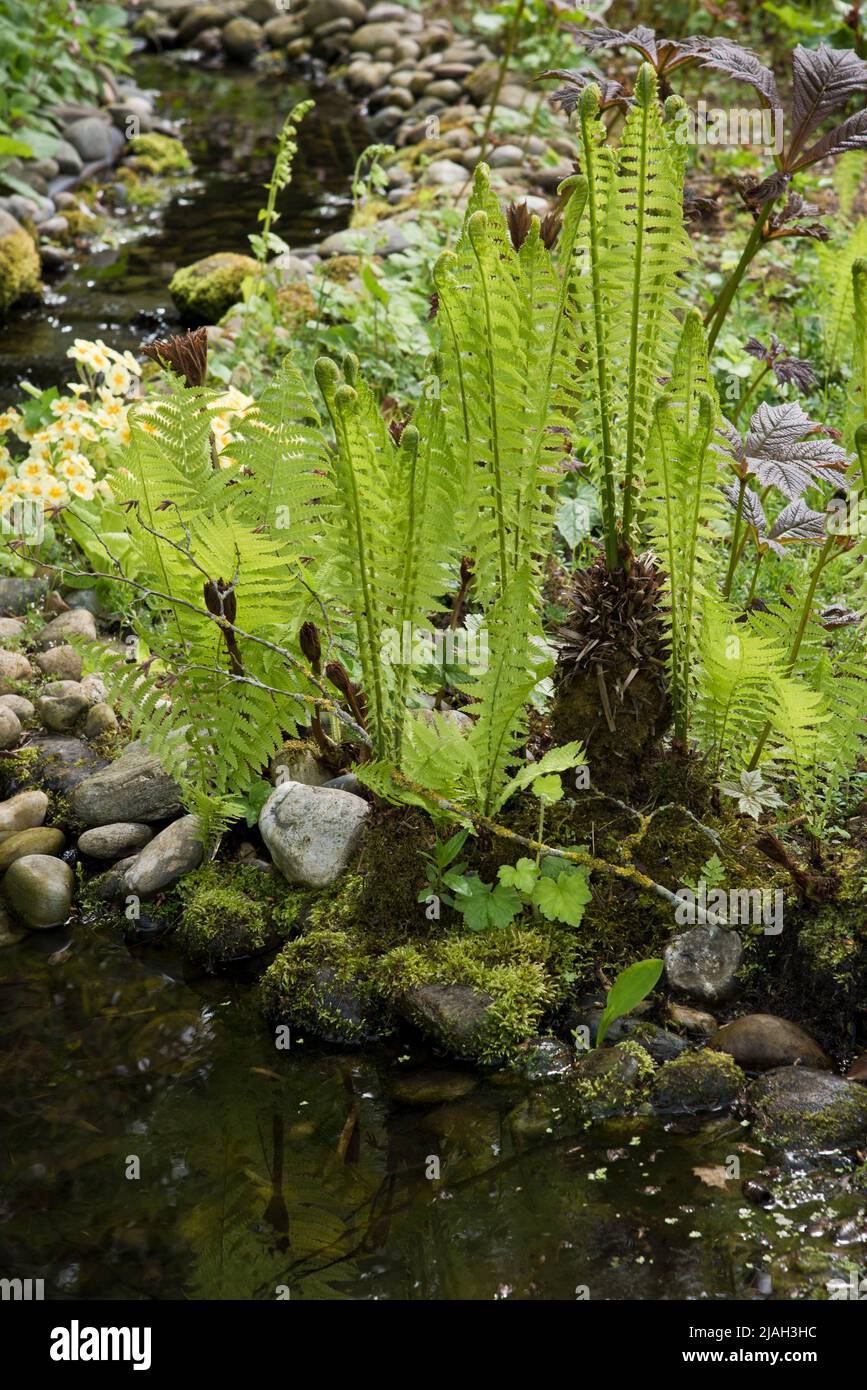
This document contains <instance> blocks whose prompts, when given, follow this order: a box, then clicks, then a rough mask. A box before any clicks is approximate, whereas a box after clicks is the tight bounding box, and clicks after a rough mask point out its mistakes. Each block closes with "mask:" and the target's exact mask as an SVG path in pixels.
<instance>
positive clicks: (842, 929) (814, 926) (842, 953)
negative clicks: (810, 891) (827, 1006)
mask: <svg viewBox="0 0 867 1390" xmlns="http://www.w3.org/2000/svg"><path fill="white" fill-rule="evenodd" d="M865 917H867V908H865V907H864V906H863V905H862V907H861V912H860V920H859V916H857V915H856V914H855V913H853V911H852V910H851V909H849V910H847V911H846V912H841V911H840V910H839V909H838V908H836V907H825V908H822V910H821V911H819V912H817V913H816V915H815V916H814V917H812V918H810V919H808V920H807V921H805V922H804V923H803V925H802V926H801V929H800V931H799V933H798V949H799V951H801V953H802V954H803V956H804V957H805V959H806V961H807V964H808V967H809V969H810V970H811V971H814V972H819V973H820V974H822V975H827V976H828V977H830V979H829V981H828V982H829V983H830V981H831V980H833V981H834V982H835V983H837V984H848V983H849V982H850V980H851V974H852V970H853V967H857V965H858V963H859V960H860V957H861V953H862V950H863V945H862V942H863V940H864V919H865ZM859 938H860V939H859Z"/></svg>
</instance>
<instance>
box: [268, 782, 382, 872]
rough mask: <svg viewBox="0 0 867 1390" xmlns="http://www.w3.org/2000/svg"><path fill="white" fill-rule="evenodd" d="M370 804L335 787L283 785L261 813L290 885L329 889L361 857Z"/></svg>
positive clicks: (273, 854)
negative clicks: (348, 866)
mask: <svg viewBox="0 0 867 1390" xmlns="http://www.w3.org/2000/svg"><path fill="white" fill-rule="evenodd" d="M369 814H370V807H369V806H368V804H367V802H365V801H362V800H361V798H360V797H358V796H351V795H350V794H349V792H342V791H335V790H334V788H332V787H306V786H304V785H302V783H300V782H283V783H281V785H280V786H279V787H276V788H275V790H274V791H273V792H272V793H271V795H270V796H269V798H268V800H267V801H266V802H265V805H264V806H263V807H262V810H261V812H260V814H259V830H260V833H261V835H262V839H263V840H264V841H265V844H266V845H267V846H268V849H269V850H270V852H271V857H272V858H273V860H274V863H275V864H276V865H277V867H278V869H279V870H280V872H281V873H282V874H283V877H284V878H285V879H287V880H288V882H289V883H300V884H303V885H305V886H306V887H308V888H327V887H328V885H329V884H331V883H333V882H334V881H335V879H337V878H338V877H339V876H340V874H342V873H343V870H344V869H345V868H346V867H347V865H348V864H349V863H350V862H351V861H352V859H353V858H354V857H355V854H356V851H357V850H358V847H359V844H360V842H361V837H362V834H363V832H364V825H365V821H366V820H367V817H368V815H369Z"/></svg>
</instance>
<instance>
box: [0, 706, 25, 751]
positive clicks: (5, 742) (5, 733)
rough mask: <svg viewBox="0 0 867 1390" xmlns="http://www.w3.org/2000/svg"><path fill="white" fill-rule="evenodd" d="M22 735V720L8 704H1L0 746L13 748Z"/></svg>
mask: <svg viewBox="0 0 867 1390" xmlns="http://www.w3.org/2000/svg"><path fill="white" fill-rule="evenodd" d="M20 737H21V721H20V719H19V718H18V715H17V714H15V712H14V711H13V710H11V709H10V708H9V706H8V705H0V748H12V747H14V745H15V744H16V743H17V742H18V740H19V739H20Z"/></svg>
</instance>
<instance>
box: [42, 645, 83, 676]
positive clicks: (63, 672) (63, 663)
mask: <svg viewBox="0 0 867 1390" xmlns="http://www.w3.org/2000/svg"><path fill="white" fill-rule="evenodd" d="M36 665H37V666H38V667H39V669H40V671H41V672H42V674H43V676H52V677H53V678H54V679H55V680H61V681H80V680H81V655H80V653H79V652H77V651H76V650H75V648H74V647H69V646H65V647H49V649H48V651H47V652H40V653H39V655H38V656H37V657H36Z"/></svg>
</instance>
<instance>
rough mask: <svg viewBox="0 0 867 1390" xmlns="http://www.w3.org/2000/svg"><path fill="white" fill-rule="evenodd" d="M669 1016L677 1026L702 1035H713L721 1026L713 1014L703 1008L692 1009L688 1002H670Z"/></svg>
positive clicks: (707, 1036) (705, 1036) (706, 1036)
mask: <svg viewBox="0 0 867 1390" xmlns="http://www.w3.org/2000/svg"><path fill="white" fill-rule="evenodd" d="M668 1017H669V1019H670V1020H671V1022H672V1023H673V1024H674V1025H675V1027H677V1028H683V1029H685V1030H686V1032H687V1033H692V1034H695V1035H698V1036H700V1037H704V1038H709V1037H711V1036H712V1035H713V1034H714V1033H715V1032H716V1030H717V1028H718V1027H719V1024H718V1023H717V1021H716V1019H715V1018H714V1016H713V1014H709V1013H705V1011H704V1010H703V1009H690V1008H689V1007H688V1005H686V1004H669V1006H668Z"/></svg>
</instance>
